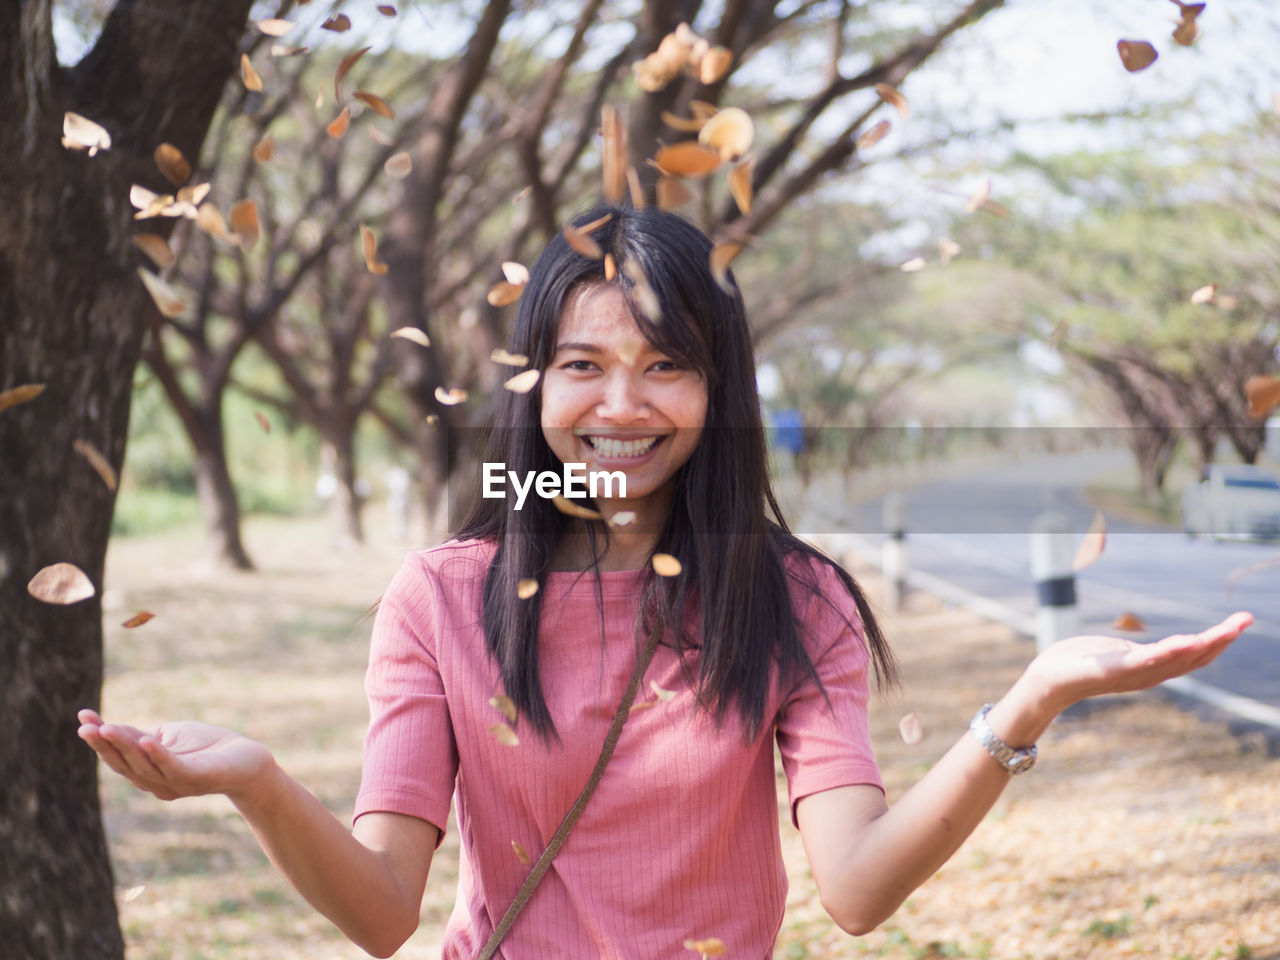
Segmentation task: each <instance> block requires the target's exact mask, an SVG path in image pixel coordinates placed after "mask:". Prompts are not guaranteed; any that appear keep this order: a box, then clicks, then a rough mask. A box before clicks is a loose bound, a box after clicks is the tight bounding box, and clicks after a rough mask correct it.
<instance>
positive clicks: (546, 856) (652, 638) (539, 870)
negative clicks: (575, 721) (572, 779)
mask: <svg viewBox="0 0 1280 960" xmlns="http://www.w3.org/2000/svg"><path fill="white" fill-rule="evenodd" d="M661 636H662V619H661V618H659V619H658V621H657V622H656V623H655V624H654V625H653V630H652V631H651V632H650V634H649V640H648V642H647V643H646V644H645V646H644V649H643V650H641V651H640V659H639V660H637V661H636V668H635V671H634V672H633V673H632V674H631V682H630V683H628V684H627V690H626V693H624V694H623V695H622V702H621V703H619V704H618V712H617V713H615V714H614V715H613V724H612V725H611V726H610V727H609V733H608V734H607V735H606V736H605V738H604V746H603V747H601V748H600V756H599V758H597V760H596V765H595V768H594V769H593V770H592V771H591V776H590V777H588V778H587V785H586V786H585V787H583V788H582V793H580V794H578V799H577V800H575V801H574V803H573V806H572V807H570V808H569V812H568V813H566V814H565V815H564V819H563V820H561V821H560V826H559V827H558V828H557V829H556V832H555V834H554V835H553V836H552V837H551V842H550V843H548V844H547V848H546V849H545V850H543V851H542V856H540V857H539V858H538V862H537V863H535V864H534V865H533V869H532V870H531V871H530V872H529V876H528V877H526V878H525V881H524V884H523V885H522V886H521V887H520V890H519V892H518V893H517V894H516V898H515V899H514V900H513V901H511V906H509V907H507V912H506V913H505V914H503V916H502V920H501V922H500V923H499V924H498V925H497V926H496V927H494V930H493V933H492V934H490V935H489V940H488V942H487V943H485V945H484V949H483V950H481V951H480V956H479V958H478V960H492V957H493V955H494V954H495V953H497V952H498V944H500V943H502V938H503V937H505V936H506V935H507V931H508V930H510V929H511V925H512V924H513V923H515V922H516V917H518V916H519V915H520V911H521V910H523V909H524V905H525V904H526V903H528V902H529V898H530V897H531V896H533V891H534V888H535V887H537V886H538V882H539V881H540V880H541V879H542V877H543V875H544V874H545V873H546V872H547V869H548V868H549V867H550V866H551V861H552V860H554V859H555V856H556V854H557V853H559V852H560V848H561V847H563V846H564V842H565V840H567V839H568V838H569V831H570V830H572V829H573V825H574V824H575V823H577V822H578V817H580V816H581V815H582V811H583V810H584V809H586V806H587V801H588V800H590V799H591V794H593V793H595V789H596V786H597V785H598V784H599V783H600V778H601V777H603V776H604V768H605V767H606V766H608V764H609V758H610V757H612V756H613V750H614V747H616V746H617V745H618V738H619V737H620V736H622V725H623V724H624V723H626V722H627V714H628V713H630V711H631V704H633V703H634V702H635V699H636V693H637V692H638V691H639V689H640V681H641V680H642V679H643V678H644V672H645V671H646V670H647V669H649V661H651V660H652V659H653V654H654V651H655V650H657V649H658V639H659V638H660V637H661Z"/></svg>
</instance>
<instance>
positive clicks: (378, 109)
mask: <svg viewBox="0 0 1280 960" xmlns="http://www.w3.org/2000/svg"><path fill="white" fill-rule="evenodd" d="M352 96H353V97H355V98H356V99H357V100H359V101H360V102H361V103H363V104H365V105H366V106H368V108H369V109H370V110H372V111H373V112H374V113H376V114H377V115H378V116H380V117H386V118H387V119H388V120H394V119H395V118H396V112H395V111H394V110H392V109H391V107H390V106H389V105H388V103H387V101H385V100H383V99H382V98H381V97H380V96H378V95H377V94H376V93H370V92H369V91H368V90H357V91H356V92H355V93H353V94H352Z"/></svg>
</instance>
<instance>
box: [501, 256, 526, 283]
mask: <svg viewBox="0 0 1280 960" xmlns="http://www.w3.org/2000/svg"><path fill="white" fill-rule="evenodd" d="M502 275H503V276H504V277H506V278H507V283H511V284H514V285H515V286H517V287H521V286H524V285H525V284H526V283H528V282H529V268H528V267H526V266H525V265H524V264H523V263H516V261H514V260H504V261H502Z"/></svg>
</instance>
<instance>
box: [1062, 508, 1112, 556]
mask: <svg viewBox="0 0 1280 960" xmlns="http://www.w3.org/2000/svg"><path fill="white" fill-rule="evenodd" d="M1106 545H1107V518H1106V517H1104V516H1103V515H1102V511H1101V510H1099V511H1098V512H1097V513H1095V514H1094V515H1093V523H1091V524H1089V532H1088V533H1086V534H1085V535H1084V539H1083V540H1081V541H1080V546H1079V547H1078V548H1076V558H1075V560H1074V561H1072V564H1071V569H1072V570H1083V569H1084V568H1085V567H1091V566H1093V564H1094V563H1096V562H1097V560H1098V558H1099V557H1100V556H1102V551H1103V548H1104V547H1106Z"/></svg>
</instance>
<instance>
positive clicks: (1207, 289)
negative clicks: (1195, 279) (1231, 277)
mask: <svg viewBox="0 0 1280 960" xmlns="http://www.w3.org/2000/svg"><path fill="white" fill-rule="evenodd" d="M1217 292H1218V285H1217V284H1216V283H1210V284H1208V285H1207V286H1203V287H1197V288H1196V289H1195V290H1193V291H1191V302H1192V303H1197V304H1198V303H1213V297H1214V294H1216V293H1217Z"/></svg>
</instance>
